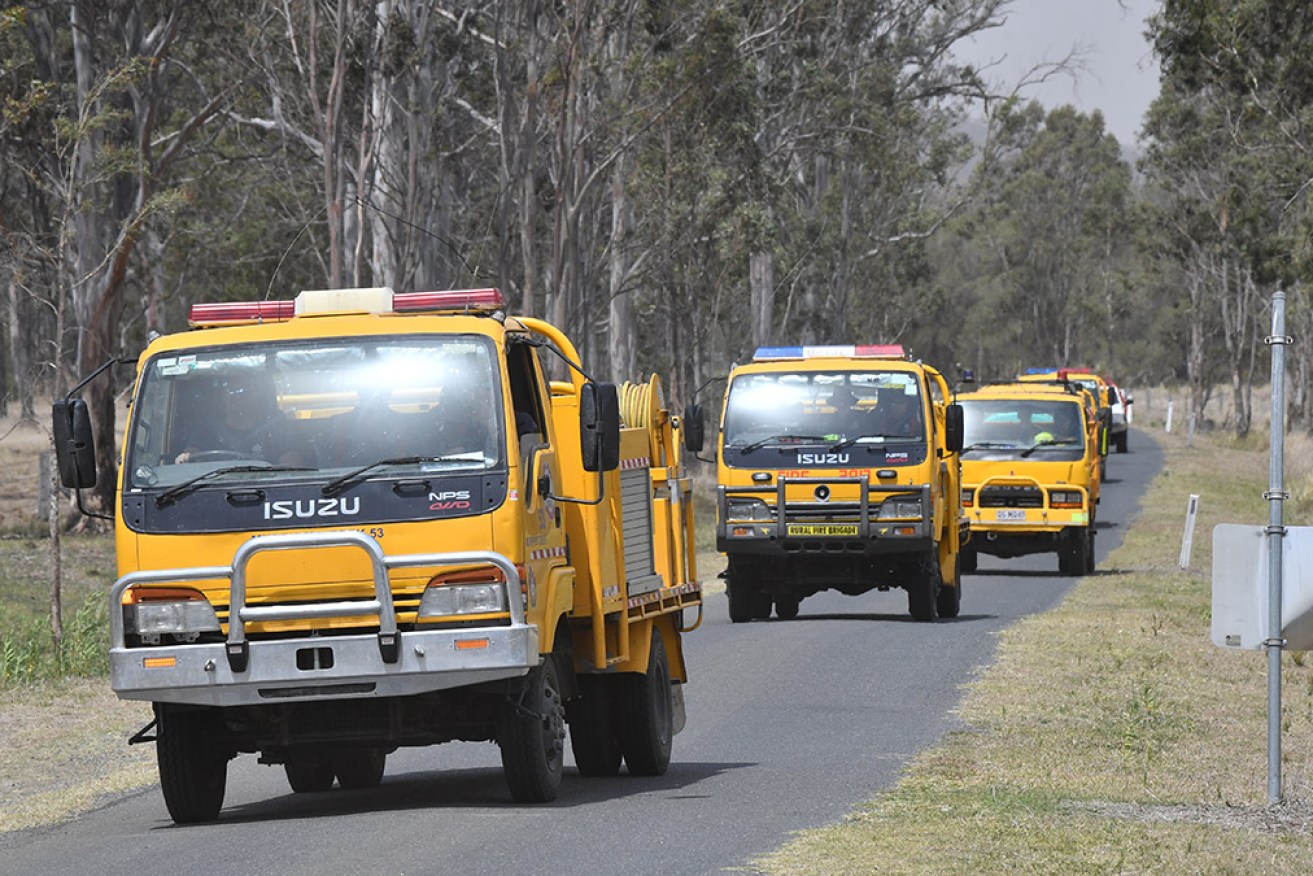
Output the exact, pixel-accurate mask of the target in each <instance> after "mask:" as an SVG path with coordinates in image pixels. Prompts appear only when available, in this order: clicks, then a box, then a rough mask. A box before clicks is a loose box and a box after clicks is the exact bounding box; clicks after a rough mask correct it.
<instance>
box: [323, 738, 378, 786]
mask: <svg viewBox="0 0 1313 876" xmlns="http://www.w3.org/2000/svg"><path fill="white" fill-rule="evenodd" d="M387 760H388V755H387V752H386V751H383V749H381V748H360V749H355V750H352V751H344V752H341V753H339V754H336V755H334V756H333V772H334V773H336V774H337V783H338V784H339V785H341V786H342V788H343V789H344V790H347V791H362V790H364V789H366V788H377V787H378V786H379V784H380V783H381V782H382V781H383V773H384V771H385V770H386V769H387Z"/></svg>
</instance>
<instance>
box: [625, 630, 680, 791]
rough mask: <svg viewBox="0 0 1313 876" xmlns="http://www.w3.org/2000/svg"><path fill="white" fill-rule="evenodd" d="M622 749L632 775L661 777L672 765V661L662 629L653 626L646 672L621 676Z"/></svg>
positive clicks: (673, 733)
mask: <svg viewBox="0 0 1313 876" xmlns="http://www.w3.org/2000/svg"><path fill="white" fill-rule="evenodd" d="M620 681H621V691H622V695H621V696H622V699H621V703H620V750H621V751H622V752H623V753H624V757H625V764H626V765H627V766H628V767H629V773H630V775H635V776H660V775H664V774H665V772H666V768H667V767H669V766H670V749H671V745H672V743H673V741H674V735H675V732H674V706H673V704H672V703H671V699H670V661H669V659H668V658H667V657H666V646H665V643H664V642H663V641H662V639H661V631H660V630H658V629H656V628H655V627H653V629H652V647H651V650H650V652H649V656H648V661H647V672H644V673H641V674H639V673H629V674H627V675H625V676H623V677H622V678H621V679H620Z"/></svg>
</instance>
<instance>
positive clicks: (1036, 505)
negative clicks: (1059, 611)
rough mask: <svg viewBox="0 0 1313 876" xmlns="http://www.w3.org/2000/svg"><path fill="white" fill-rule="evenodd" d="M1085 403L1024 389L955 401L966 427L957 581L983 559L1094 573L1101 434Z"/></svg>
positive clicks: (1057, 390)
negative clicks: (1038, 561) (1043, 556)
mask: <svg viewBox="0 0 1313 876" xmlns="http://www.w3.org/2000/svg"><path fill="white" fill-rule="evenodd" d="M1084 395H1085V393H1084V391H1083V390H1081V389H1080V388H1078V387H1075V386H1070V387H1063V386H1058V385H1054V384H1051V383H1037V382H1034V381H1030V382H1017V383H1007V384H996V385H992V386H985V387H981V388H979V389H976V390H974V391H972V392H964V393H960V394H959V395H958V396H957V400H958V403H959V404H960V405H961V406H962V411H963V419H964V421H965V423H964V437H963V444H964V446H963V448H962V505H963V508H964V509H965V510H966V513H967V517H968V519H969V520H970V523H971V542H970V544H969V545H968V547H967V548H966V550H964V551H963V553H962V568H963V571H967V572H973V571H975V569H976V565H977V561H978V560H977V557H978V555H979V554H981V553H986V554H991V555H993V556H997V557H1004V558H1010V557H1019V556H1025V555H1028V554H1036V553H1057V555H1058V569H1059V571H1061V572H1062V573H1063V574H1065V575H1083V574H1087V573H1089V572H1092V571H1094V519H1095V509H1096V506H1097V504H1098V501H1099V490H1100V485H1101V480H1100V474H1099V459H1100V456H1099V452H1098V446H1097V444H1096V441H1097V438H1098V436H1099V434H1100V431H1101V430H1100V429H1099V428H1098V426H1097V425H1093V426H1092V424H1091V422H1090V418H1091V416H1092V412H1091V410H1090V409H1089V408H1088V406H1087V404H1086V400H1085V398H1084V397H1083V396H1084Z"/></svg>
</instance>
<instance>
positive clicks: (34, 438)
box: [0, 405, 50, 533]
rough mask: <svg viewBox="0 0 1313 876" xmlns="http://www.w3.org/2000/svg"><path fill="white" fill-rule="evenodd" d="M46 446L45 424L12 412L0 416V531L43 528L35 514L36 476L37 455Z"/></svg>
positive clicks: (38, 465) (23, 530) (33, 530)
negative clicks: (24, 418) (5, 415)
mask: <svg viewBox="0 0 1313 876" xmlns="http://www.w3.org/2000/svg"><path fill="white" fill-rule="evenodd" d="M10 408H11V411H13V409H14V408H16V406H15V405H11V406H10ZM45 409H46V410H48V407H47V408H45ZM49 449H50V427H49V425H48V424H45V423H39V422H37V421H35V420H23V419H20V418H19V417H18V416H16V413H12V412H11V414H10V415H9V416H7V417H3V418H0V533H4V532H25V533H34V532H40V531H43V530H44V523H43V522H42V521H41V520H40V518H39V517H38V515H37V498H36V497H37V479H38V476H39V470H40V456H41V454H42V453H44V452H45V451H47V450H49Z"/></svg>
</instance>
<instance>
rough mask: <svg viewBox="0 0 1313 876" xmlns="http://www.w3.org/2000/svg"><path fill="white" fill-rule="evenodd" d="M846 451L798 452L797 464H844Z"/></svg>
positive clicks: (846, 456) (846, 460) (846, 459)
mask: <svg viewBox="0 0 1313 876" xmlns="http://www.w3.org/2000/svg"><path fill="white" fill-rule="evenodd" d="M847 462H848V454H847V453H799V454H798V465H844V464H845V463H847Z"/></svg>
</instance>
